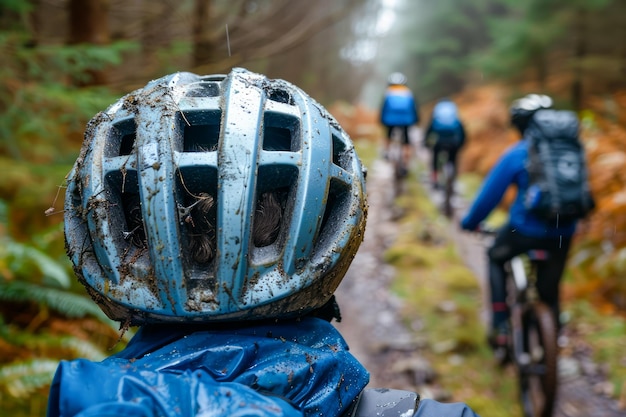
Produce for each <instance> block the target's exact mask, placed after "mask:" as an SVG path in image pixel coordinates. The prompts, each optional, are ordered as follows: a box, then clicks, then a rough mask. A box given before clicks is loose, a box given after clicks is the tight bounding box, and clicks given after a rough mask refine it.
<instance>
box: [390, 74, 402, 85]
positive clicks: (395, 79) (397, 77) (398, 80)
mask: <svg viewBox="0 0 626 417" xmlns="http://www.w3.org/2000/svg"><path fill="white" fill-rule="evenodd" d="M387 84H389V85H406V75H404V74H402V73H401V72H394V73H391V74H390V75H389V77H387Z"/></svg>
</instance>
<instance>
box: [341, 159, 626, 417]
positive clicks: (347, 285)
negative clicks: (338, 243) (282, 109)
mask: <svg viewBox="0 0 626 417" xmlns="http://www.w3.org/2000/svg"><path fill="white" fill-rule="evenodd" d="M418 157H419V158H418V160H420V161H421V162H420V163H425V161H426V158H427V155H425V154H424V151H423V150H421V149H420V150H419V151H418ZM369 168H370V169H369V173H368V179H367V189H368V195H369V204H370V209H369V215H368V225H367V229H366V233H365V240H364V242H363V244H362V246H361V248H360V250H359V252H358V253H357V255H356V258H355V260H354V262H353V264H352V266H351V268H350V270H349V271H348V274H347V276H346V277H345V278H344V280H343V282H342V284H341V285H340V287H339V289H338V290H337V299H338V302H339V305H340V307H341V311H342V316H343V320H342V322H341V323H338V324H337V327H338V329H339V330H340V332H341V333H342V334H343V335H344V337H345V339H346V341H347V342H348V344H349V345H350V349H351V351H352V352H353V354H354V355H355V356H356V357H357V359H359V360H360V361H361V362H362V363H363V364H364V365H365V366H366V368H367V369H368V370H369V371H370V373H371V380H370V384H369V386H370V387H387V388H401V389H409V390H415V391H417V392H420V393H421V394H422V396H424V397H428V398H436V399H439V400H441V401H445V400H446V399H447V397H446V392H445V389H441V388H439V387H437V385H436V381H434V380H433V378H432V376H433V371H432V368H431V367H430V364H429V363H428V361H427V360H426V359H425V358H424V357H423V356H421V355H420V353H419V351H420V349H419V348H420V347H421V346H423V343H422V340H421V338H420V335H419V332H416V331H414V330H411V329H409V328H407V326H406V325H404V324H403V323H402V322H401V321H400V315H399V309H400V308H401V306H402V301H401V300H399V299H398V298H397V297H395V296H394V295H393V294H391V292H390V290H389V285H390V283H391V281H392V279H393V275H394V270H393V268H392V267H391V266H389V265H386V264H385V263H384V261H383V259H382V255H383V253H384V251H385V249H386V248H387V247H388V246H389V245H390V244H391V243H392V242H393V240H394V239H395V236H396V233H397V224H396V223H395V222H394V221H393V219H392V212H393V195H392V194H391V192H392V191H391V187H389V184H390V183H391V168H390V166H389V164H387V163H386V162H385V161H382V160H376V161H375V162H374V163H373V165H372V166H371V167H369ZM426 188H427V189H428V187H426ZM432 198H433V199H434V200H435V202H436V200H437V198H438V196H437V195H436V194H433V195H432ZM455 205H456V207H457V210H458V212H462V210H463V205H464V203H463V202H460V201H457V202H456V204H455ZM455 224H456V223H455V222H451V224H450V227H449V234H450V238H451V239H454V241H455V242H457V249H458V251H459V253H460V255H461V256H462V257H463V259H464V260H465V261H466V263H467V265H468V267H470V268H471V269H472V270H473V271H474V272H475V274H476V276H477V277H478V278H479V279H480V277H484V276H485V273H484V271H485V264H484V245H485V243H484V242H481V241H480V240H479V239H480V238H479V237H476V236H472V235H471V234H467V233H461V232H460V231H459V230H458V228H457V227H456V226H455ZM481 287H483V290H485V284H484V282H481ZM483 294H486V292H485V291H483ZM483 316H484V317H486V315H485V314H483ZM416 327H417V326H416ZM587 346H588V344H587V343H585V341H581V340H576V339H575V338H572V339H571V340H570V347H569V348H568V349H567V350H565V351H564V352H563V353H562V354H561V359H560V364H559V366H560V368H561V369H560V387H559V394H558V395H559V397H558V404H557V409H556V411H555V414H554V417H582V416H598V417H619V416H622V417H624V416H626V411H624V410H621V411H620V410H619V409H618V404H617V401H614V400H611V399H608V398H606V397H605V396H604V395H602V390H603V388H604V387H606V385H605V381H604V380H603V375H602V372H601V370H600V369H599V367H597V366H596V365H594V364H593V363H592V362H591V361H590V359H589V356H588V351H587V350H586V347H587ZM444 388H445V387H444Z"/></svg>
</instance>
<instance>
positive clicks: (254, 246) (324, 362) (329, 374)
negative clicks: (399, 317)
mask: <svg viewBox="0 0 626 417" xmlns="http://www.w3.org/2000/svg"><path fill="white" fill-rule="evenodd" d="M366 212H367V202H366V193H365V176H364V169H363V167H362V165H361V162H360V160H359V158H358V155H357V154H356V153H355V149H354V146H353V144H352V142H351V140H350V138H349V137H348V136H347V134H346V133H345V132H344V130H343V129H342V128H341V127H340V126H339V124H338V123H337V122H336V121H335V120H334V119H333V118H332V116H331V115H330V114H329V113H328V112H327V111H326V110H325V109H324V108H323V107H321V106H320V105H319V104H318V103H317V102H316V101H314V100H313V99H312V98H310V97H309V96H308V95H307V94H306V93H304V92H303V91H302V90H300V89H298V88H297V87H295V86H293V85H292V84H290V83H288V82H285V81H283V80H270V79H268V78H266V77H265V76H263V75H260V74H255V73H252V72H249V71H246V70H244V69H240V68H236V69H233V70H232V71H231V72H230V73H229V74H228V75H211V76H198V75H195V74H191V73H176V74H171V75H168V76H165V77H163V78H160V79H158V80H154V81H152V82H150V83H149V84H148V85H146V86H145V87H144V88H141V89H139V90H136V91H134V92H132V93H130V94H128V95H127V96H125V97H122V98H121V99H120V100H119V101H118V102H116V103H114V104H113V105H111V106H110V107H109V108H108V109H106V110H105V111H104V112H101V113H99V114H98V115H96V116H95V117H94V118H93V119H92V120H91V121H90V123H89V124H88V126H87V131H86V133H85V141H84V143H83V147H82V150H81V152H80V156H79V157H78V159H77V161H76V163H75V165H74V167H73V169H72V171H71V173H70V175H69V176H68V188H67V193H66V199H65V237H66V243H67V248H68V255H69V256H70V259H71V261H72V263H73V265H74V270H75V272H76V274H77V275H78V279H79V281H80V282H81V283H82V284H83V285H84V286H85V287H86V289H87V291H88V293H89V294H90V295H91V296H92V298H93V299H94V301H95V302H96V303H98V305H99V306H100V307H101V309H102V310H103V311H104V312H105V313H106V314H107V315H108V316H109V317H110V318H111V319H113V320H116V321H119V322H121V324H122V326H123V328H127V327H128V326H135V325H136V326H140V327H139V330H138V331H137V333H136V334H135V335H134V337H133V338H132V340H131V341H130V343H129V344H128V346H126V348H125V349H124V350H122V351H121V352H120V353H117V354H114V355H113V356H111V357H109V358H107V359H105V360H104V361H102V362H91V361H88V360H85V359H76V360H72V361H62V362H61V364H60V365H59V368H58V369H57V372H56V374H55V377H54V380H53V383H52V386H51V391H50V397H49V404H48V416H50V417H56V416H62V417H72V416H77V417H105V416H106V417H108V416H112V415H119V416H134V417H163V416H168V417H173V416H177V417H178V416H185V417H186V416H200V415H202V416H232V415H237V416H255V417H263V416H267V417H269V416H311V417H312V416H344V415H345V416H348V415H349V416H365V415H372V416H373V415H381V413H383V410H385V409H389V408H390V407H391V409H392V410H395V407H400V406H401V407H400V408H402V409H399V410H397V412H395V413H394V415H400V413H401V412H402V413H403V414H402V415H415V416H419V417H432V416H434V415H437V416H444V417H445V416H449V417H471V416H475V414H474V413H473V412H472V411H471V410H470V409H469V408H468V407H467V406H465V405H464V404H462V403H452V404H443V403H439V402H435V401H432V400H428V399H426V400H422V401H419V399H418V397H417V395H415V394H414V393H411V394H413V395H408V394H402V393H408V391H402V390H375V391H374V392H375V393H376V394H377V395H374V396H373V397H372V396H371V395H367V394H368V393H371V392H372V391H370V390H364V388H365V386H366V385H367V384H368V381H369V374H368V372H367V370H366V369H365V368H364V367H363V366H362V365H361V364H360V363H359V362H358V361H357V360H356V359H355V358H354V357H353V356H352V354H351V353H350V352H349V350H348V346H347V345H346V343H345V341H344V339H343V338H342V337H341V335H340V334H339V333H338V332H337V330H336V329H335V328H334V327H333V325H332V324H331V321H332V320H333V319H337V320H339V318H340V315H339V308H338V306H337V303H336V302H335V298H334V295H333V293H334V291H335V289H336V288H337V286H338V285H339V283H340V282H341V280H342V278H343V276H344V274H345V273H346V271H347V269H348V267H349V266H350V263H351V261H352V259H353V258H354V256H355V253H356V251H357V249H358V247H359V245H360V243H361V241H362V239H363V235H364V229H365V218H366ZM392 391H400V394H401V395H399V396H397V395H396V397H395V398H394V399H389V398H388V397H387V395H388V393H389V392H392ZM381 396H382V398H383V399H381V400H380V401H379V402H376V401H372V398H374V400H376V399H377V398H380V397H381ZM405 400H407V401H408V402H407V401H405ZM409 412H410V413H409Z"/></svg>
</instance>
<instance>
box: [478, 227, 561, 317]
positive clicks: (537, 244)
mask: <svg viewBox="0 0 626 417" xmlns="http://www.w3.org/2000/svg"><path fill="white" fill-rule="evenodd" d="M570 242H571V238H570V237H565V236H563V237H559V238H546V239H540V238H533V237H528V236H524V235H522V234H520V233H519V232H517V231H516V230H515V229H512V228H511V227H510V226H508V225H507V226H505V227H503V228H502V229H500V230H499V231H498V233H497V235H496V238H495V240H494V242H493V245H492V246H491V248H489V250H488V252H487V254H488V256H489V285H490V288H491V304H492V311H493V312H494V317H495V314H497V312H504V314H505V316H506V317H508V311H506V304H505V301H506V282H505V277H506V275H505V271H504V264H505V262H506V261H508V260H509V259H511V258H513V257H514V256H516V255H519V254H521V253H524V252H527V251H529V250H531V249H543V250H547V251H548V253H549V255H548V260H547V261H545V262H543V261H542V262H540V263H539V266H538V269H537V290H538V292H539V296H540V297H541V299H542V300H543V301H544V302H545V303H546V304H548V305H549V306H550V307H551V308H552V311H553V312H554V315H555V318H556V322H557V326H560V324H559V314H560V306H559V283H560V281H561V276H562V275H563V270H564V269H565V262H566V261H567V253H568V251H569V247H570ZM494 324H496V325H497V324H498V323H494Z"/></svg>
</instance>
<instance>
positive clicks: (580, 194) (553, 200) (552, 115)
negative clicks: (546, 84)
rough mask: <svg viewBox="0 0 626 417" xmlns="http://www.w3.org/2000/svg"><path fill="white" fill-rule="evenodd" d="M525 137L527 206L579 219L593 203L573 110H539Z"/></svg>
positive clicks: (555, 217)
mask: <svg viewBox="0 0 626 417" xmlns="http://www.w3.org/2000/svg"><path fill="white" fill-rule="evenodd" d="M524 135H525V137H526V139H527V141H528V161H527V166H526V168H527V170H528V175H529V180H530V182H529V185H528V190H527V193H526V196H525V203H526V208H527V209H528V210H529V211H531V212H532V213H533V214H535V215H536V216H538V217H540V218H544V219H546V220H550V221H555V222H559V221H563V222H569V221H574V220H577V219H581V218H583V217H585V216H587V214H589V212H590V211H591V210H593V208H594V207H595V203H594V201H593V196H592V195H591V191H590V188H589V181H588V176H587V164H586V162H585V151H584V148H583V145H582V143H581V141H580V138H579V122H578V117H577V116H576V113H574V112H572V111H567V110H552V109H549V110H539V111H538V112H536V113H535V114H534V116H533V118H532V119H531V121H530V123H529V125H528V128H527V129H526V131H525V133H524Z"/></svg>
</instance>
